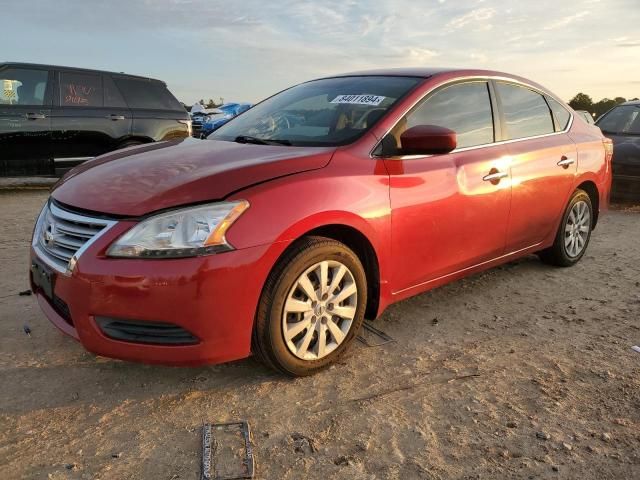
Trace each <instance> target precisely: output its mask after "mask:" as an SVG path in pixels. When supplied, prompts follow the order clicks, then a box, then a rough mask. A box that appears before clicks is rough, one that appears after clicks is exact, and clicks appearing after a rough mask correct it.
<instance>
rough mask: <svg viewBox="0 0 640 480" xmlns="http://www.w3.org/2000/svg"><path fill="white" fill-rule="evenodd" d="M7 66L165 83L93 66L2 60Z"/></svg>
mask: <svg viewBox="0 0 640 480" xmlns="http://www.w3.org/2000/svg"><path fill="white" fill-rule="evenodd" d="M6 66H11V67H16V68H43V69H48V70H52V69H56V70H71V71H76V72H89V73H108V74H111V75H118V76H122V77H132V78H139V79H142V80H151V81H154V82H160V83H163V84H164V83H165V82H163V81H162V80H158V79H157V78H150V77H144V76H141V75H131V74H128V73H124V72H112V71H109V70H95V69H93V68H80V67H67V66H64V65H46V64H42V63H25V62H1V63H0V68H2V67H6Z"/></svg>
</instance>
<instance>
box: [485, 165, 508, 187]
mask: <svg viewBox="0 0 640 480" xmlns="http://www.w3.org/2000/svg"><path fill="white" fill-rule="evenodd" d="M508 176H509V174H508V173H507V172H499V171H498V170H496V169H495V168H492V169H491V172H490V173H489V175H485V176H484V177H482V180H484V181H485V182H491V183H493V184H494V185H497V184H498V183H500V180H501V179H503V178H505V177H508Z"/></svg>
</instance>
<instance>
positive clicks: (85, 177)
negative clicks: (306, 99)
mask: <svg viewBox="0 0 640 480" xmlns="http://www.w3.org/2000/svg"><path fill="white" fill-rule="evenodd" d="M334 151H335V148H310V147H287V146H271V145H254V144H239V143H234V142H223V141H215V140H196V139H192V138H188V139H182V140H178V141H172V142H159V143H152V144H147V145H143V146H138V147H132V148H128V149H124V150H118V151H116V152H112V153H110V154H107V155H103V156H101V157H97V158H95V159H93V160H90V161H88V162H85V163H84V164H82V165H80V166H79V167H77V168H75V169H73V170H72V171H71V172H69V173H68V174H67V175H66V176H65V177H63V178H62V179H61V180H60V182H58V184H56V186H55V187H54V190H53V193H52V196H53V198H54V199H55V200H56V201H58V202H60V203H63V204H65V205H69V206H71V207H75V208H78V209H83V210H89V211H92V212H100V213H105V214H112V215H123V216H140V215H144V214H147V213H150V212H153V211H156V210H162V209H166V208H172V207H176V206H180V205H186V204H191V203H198V202H206V201H210V200H211V201H213V200H220V199H223V198H225V197H226V196H228V195H229V194H231V193H232V192H235V191H237V190H240V189H242V188H245V187H248V186H250V185H255V184H258V183H262V182H265V181H267V180H271V179H274V178H278V177H282V176H286V175H291V174H295V173H300V172H305V171H309V170H315V169H319V168H322V167H324V166H326V165H327V164H328V163H329V161H330V160H331V156H332V154H333V152H334Z"/></svg>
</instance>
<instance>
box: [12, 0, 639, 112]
mask: <svg viewBox="0 0 640 480" xmlns="http://www.w3.org/2000/svg"><path fill="white" fill-rule="evenodd" d="M0 18H1V20H2V27H1V30H0V32H1V33H0V61H3V60H6V61H26V62H35V63H50V64H59V65H70V66H77V67H87V68H98V69H105V70H113V71H124V72H127V73H133V74H139V75H145V76H150V77H154V78H160V79H162V80H164V81H166V82H167V84H168V85H169V88H170V89H171V90H172V91H173V92H174V94H175V95H176V96H177V97H178V98H179V99H180V100H181V101H183V102H185V103H187V104H192V103H193V102H194V101H196V100H198V99H200V98H205V99H208V98H210V97H212V98H214V99H216V100H217V99H218V98H219V97H223V98H224V99H225V101H232V100H233V101H252V102H255V101H258V100H260V99H262V98H264V97H266V96H268V95H270V94H272V93H274V92H276V91H278V90H281V89H283V88H286V87H288V86H290V85H292V84H294V83H299V82H301V81H304V80H308V79H311V78H315V77H319V76H325V75H327V74H332V73H338V72H348V71H354V70H362V69H368V68H377V67H402V66H429V67H431V66H440V67H474V68H475V67H477V68H487V69H493V70H502V71H506V72H510V73H515V74H519V75H522V76H524V77H527V78H530V79H532V80H535V81H537V82H539V83H542V84H543V85H545V86H546V87H548V88H550V89H551V90H552V91H554V92H555V93H557V94H558V95H560V96H561V97H562V98H564V99H565V100H569V99H570V98H571V97H573V95H574V94H575V93H577V92H579V91H582V92H585V93H587V94H589V95H591V96H592V97H593V98H594V100H599V99H600V98H602V97H610V98H612V97H616V96H623V97H626V98H631V97H640V0H583V1H571V0H566V1H565V0H511V1H505V0H503V1H498V0H468V1H456V0H372V1H354V0H292V1H288V0H286V1H278V0H272V1H264V0H234V1H222V0H108V1H104V0H100V1H98V0H28V1H27V0H24V1H18V0H0Z"/></svg>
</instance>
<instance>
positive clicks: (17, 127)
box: [0, 67, 53, 176]
mask: <svg viewBox="0 0 640 480" xmlns="http://www.w3.org/2000/svg"><path fill="white" fill-rule="evenodd" d="M51 83H52V82H51V73H50V72H49V70H47V69H45V68H37V67H33V68H32V67H29V68H21V67H20V68H18V67H6V68H3V69H2V70H0V176H13V175H48V174H52V173H53V168H52V164H51V90H52V89H51Z"/></svg>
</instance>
